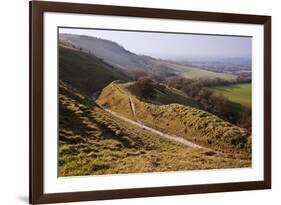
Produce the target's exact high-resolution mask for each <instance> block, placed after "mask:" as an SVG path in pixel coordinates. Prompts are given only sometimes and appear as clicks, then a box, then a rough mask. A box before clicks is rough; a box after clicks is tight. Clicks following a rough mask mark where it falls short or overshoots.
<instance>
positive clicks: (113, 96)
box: [97, 82, 251, 159]
mask: <svg viewBox="0 0 281 205" xmlns="http://www.w3.org/2000/svg"><path fill="white" fill-rule="evenodd" d="M126 85H127V84H125V85H124V84H120V83H119V82H113V83H111V84H110V85H108V86H107V87H106V88H104V89H103V91H102V92H101V94H100V96H99V98H98V100H97V102H98V103H99V104H100V105H102V106H104V107H106V108H108V109H110V110H112V111H114V112H118V113H120V114H122V115H123V116H125V117H126V118H130V119H132V120H136V118H137V120H139V121H140V122H141V123H143V124H145V125H147V126H149V127H153V128H156V129H158V130H164V131H165V132H168V133H171V134H175V135H177V136H181V137H182V138H185V139H188V140H190V141H192V142H195V143H198V144H200V145H202V146H205V147H208V148H211V149H214V150H217V151H219V152H223V153H228V154H230V155H233V156H234V157H235V158H236V157H238V158H239V157H241V158H246V159H249V158H251V136H250V135H249V133H248V132H247V130H246V129H243V128H240V127H237V126H235V125H232V124H231V123H228V122H226V121H224V120H222V119H220V118H219V117H217V116H215V115H212V114H210V113H208V112H205V111H203V110H200V109H197V108H194V107H190V106H187V105H186V104H179V103H175V102H174V103H171V104H166V105H165V104H162V105H159V104H154V103H149V102H144V101H142V100H140V99H139V98H138V97H136V96H134V95H133V94H132V92H130V89H129V87H128V86H126ZM132 104H134V105H133V107H134V109H132ZM133 110H135V113H134V112H133Z"/></svg>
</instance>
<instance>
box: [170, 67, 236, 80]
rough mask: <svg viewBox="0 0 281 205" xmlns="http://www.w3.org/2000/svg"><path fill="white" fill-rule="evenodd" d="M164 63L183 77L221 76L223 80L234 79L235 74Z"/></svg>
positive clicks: (209, 77) (203, 77)
mask: <svg viewBox="0 0 281 205" xmlns="http://www.w3.org/2000/svg"><path fill="white" fill-rule="evenodd" d="M166 65H167V66H169V67H171V68H172V69H174V70H176V71H177V72H178V74H179V75H180V76H182V77H185V78H190V79H198V78H202V79H206V78H208V79H215V78H221V79H224V80H234V79H236V76H235V75H232V74H229V73H217V72H213V71H208V70H203V69H200V68H194V67H190V66H185V65H179V64H174V63H166Z"/></svg>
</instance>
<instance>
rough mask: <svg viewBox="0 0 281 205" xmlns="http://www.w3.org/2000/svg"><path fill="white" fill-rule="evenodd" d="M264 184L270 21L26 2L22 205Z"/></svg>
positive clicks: (267, 18) (266, 18)
mask: <svg viewBox="0 0 281 205" xmlns="http://www.w3.org/2000/svg"><path fill="white" fill-rule="evenodd" d="M270 188H271V17H270V16H258V15H246V14H226V13H211V12H198V11H183V10H165V9H154V8H134V7H119V6H103V5H91V4H74V3H58V2H45V1H44V2H40V1H31V2H30V203H31V204H43V203H57V202H75V201H88V200H104V199H120V198H133V197H152V196H164V195H180V194H195V193H211V192H226V191H240V190H254V189H270Z"/></svg>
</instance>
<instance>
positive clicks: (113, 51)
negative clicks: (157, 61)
mask: <svg viewBox="0 0 281 205" xmlns="http://www.w3.org/2000/svg"><path fill="white" fill-rule="evenodd" d="M59 38H60V41H62V42H69V43H71V44H72V45H75V46H76V47H78V48H82V49H83V50H84V51H87V52H91V53H93V54H94V55H95V56H97V57H99V58H102V59H104V60H105V61H106V62H108V63H110V64H113V65H119V66H121V67H122V66H125V67H127V68H128V67H132V68H135V67H143V68H145V67H146V66H147V65H146V58H144V57H142V56H138V55H136V54H134V53H132V52H130V51H128V50H126V49H125V48H124V47H122V46H121V45H119V44H117V43H116V42H113V41H109V40H106V39H101V38H96V37H92V36H85V35H73V34H60V35H59Z"/></svg>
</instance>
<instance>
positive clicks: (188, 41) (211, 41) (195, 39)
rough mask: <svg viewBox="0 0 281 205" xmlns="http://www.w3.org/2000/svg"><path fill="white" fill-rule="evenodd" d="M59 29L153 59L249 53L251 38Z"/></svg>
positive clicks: (227, 55) (250, 53)
mask: <svg viewBox="0 0 281 205" xmlns="http://www.w3.org/2000/svg"><path fill="white" fill-rule="evenodd" d="M59 32H60V33H71V34H79V35H87V36H94V37H99V38H103V39H108V40H111V41H115V42H117V43H118V44H120V45H122V46H123V47H125V48H126V49H127V50H129V51H131V52H134V53H136V54H143V55H150V56H153V57H157V58H168V59H172V58H181V57H185V58H187V57H246V58H249V57H251V56H252V38H251V37H233V36H214V35H195V34H174V33H151V32H133V31H110V30H94V29H68V28H63V29H62V28H60V30H59Z"/></svg>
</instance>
